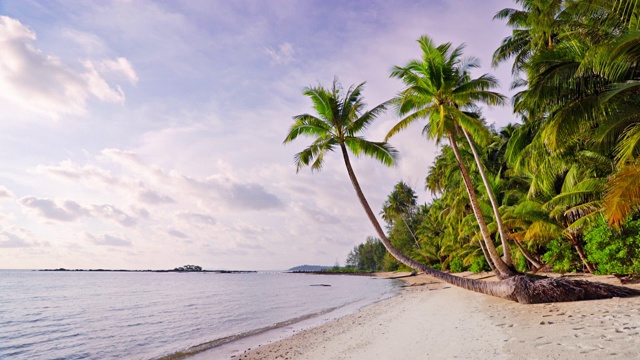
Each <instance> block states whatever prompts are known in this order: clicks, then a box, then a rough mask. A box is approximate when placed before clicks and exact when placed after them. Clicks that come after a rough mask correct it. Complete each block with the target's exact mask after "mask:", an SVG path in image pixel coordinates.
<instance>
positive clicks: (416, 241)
mask: <svg viewBox="0 0 640 360" xmlns="http://www.w3.org/2000/svg"><path fill="white" fill-rule="evenodd" d="M400 219H402V222H403V223H404V226H405V227H406V228H407V230H409V234H411V237H413V241H414V242H415V243H416V247H417V248H418V249H421V248H420V244H419V243H418V239H416V236H415V235H414V234H413V231H411V228H410V227H409V224H407V222H406V221H405V220H404V217H402V215H400Z"/></svg>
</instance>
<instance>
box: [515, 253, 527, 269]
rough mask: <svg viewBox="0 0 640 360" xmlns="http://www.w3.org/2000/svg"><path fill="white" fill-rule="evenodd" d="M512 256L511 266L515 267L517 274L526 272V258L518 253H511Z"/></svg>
mask: <svg viewBox="0 0 640 360" xmlns="http://www.w3.org/2000/svg"><path fill="white" fill-rule="evenodd" d="M513 254H514V263H513V264H514V265H515V267H516V270H518V271H519V272H526V271H527V270H529V264H527V258H525V257H524V255H522V253H521V252H520V251H517V252H513Z"/></svg>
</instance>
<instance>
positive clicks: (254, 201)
mask: <svg viewBox="0 0 640 360" xmlns="http://www.w3.org/2000/svg"><path fill="white" fill-rule="evenodd" d="M222 195H223V197H224V199H225V200H226V202H227V204H228V205H229V206H232V207H235V208H238V209H251V210H266V209H275V208H280V207H282V201H280V199H278V197H277V196H275V195H274V194H271V193H269V192H267V191H266V190H265V189H264V187H262V186H261V185H258V184H232V185H231V187H230V189H229V191H224V192H222Z"/></svg>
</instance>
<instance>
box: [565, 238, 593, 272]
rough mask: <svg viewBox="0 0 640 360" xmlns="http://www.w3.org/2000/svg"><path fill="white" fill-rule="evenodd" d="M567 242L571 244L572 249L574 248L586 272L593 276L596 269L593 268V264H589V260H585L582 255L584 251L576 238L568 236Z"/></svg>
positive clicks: (584, 256)
mask: <svg viewBox="0 0 640 360" xmlns="http://www.w3.org/2000/svg"><path fill="white" fill-rule="evenodd" d="M569 241H570V242H571V244H572V245H573V247H574V248H576V252H577V253H578V256H579V257H580V260H582V263H583V264H584V266H585V267H586V268H587V271H588V272H590V273H591V274H593V273H594V272H595V271H596V269H595V267H594V266H593V264H591V263H590V262H589V260H587V256H586V255H585V254H584V249H583V248H582V245H581V244H580V240H578V239H576V237H575V236H573V235H569Z"/></svg>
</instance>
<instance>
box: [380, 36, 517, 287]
mask: <svg viewBox="0 0 640 360" xmlns="http://www.w3.org/2000/svg"><path fill="white" fill-rule="evenodd" d="M418 43H419V44H420V47H421V49H422V52H423V57H422V59H420V60H412V61H410V62H409V63H408V64H407V65H406V66H404V67H399V66H395V67H394V68H393V70H392V73H391V76H392V77H396V78H399V79H401V80H402V81H403V82H404V83H405V85H407V88H406V89H405V90H403V91H402V92H401V93H400V95H399V96H398V97H397V98H396V99H395V102H396V105H397V109H398V112H399V113H400V115H402V116H405V117H404V118H403V119H402V120H400V122H398V123H397V124H396V125H395V126H394V127H393V128H392V129H391V130H390V131H389V133H388V135H387V139H389V138H390V137H391V136H393V135H395V134H397V133H398V132H399V131H401V130H403V129H404V128H406V127H407V126H408V125H409V124H411V123H412V122H414V121H416V120H418V119H421V118H427V119H428V122H427V125H426V126H425V128H424V130H423V133H425V134H427V136H428V137H429V138H431V139H435V140H436V142H438V143H439V142H440V140H441V139H442V138H443V137H446V138H448V140H449V144H450V146H451V149H452V150H453V152H454V154H455V155H456V159H457V161H458V165H459V167H460V171H461V173H462V178H463V181H464V184H465V187H466V190H467V192H468V195H469V199H470V201H471V206H472V209H473V212H474V214H475V217H476V220H477V222H478V225H479V226H480V232H481V234H482V237H483V240H484V243H485V246H486V248H487V250H488V253H489V254H490V259H488V260H489V261H491V262H493V264H494V265H495V266H496V268H497V269H498V275H499V276H501V277H508V276H512V275H514V271H513V270H512V269H510V268H509V266H510V265H511V256H510V253H509V247H508V245H507V238H506V236H504V232H502V234H501V235H503V236H502V239H501V240H502V244H503V249H504V255H505V257H504V261H503V260H502V259H500V256H499V255H498V253H497V250H496V248H495V246H494V244H493V242H492V240H491V236H490V234H489V230H488V229H487V226H486V223H485V220H484V218H483V216H482V212H481V211H480V206H479V205H478V199H477V196H476V194H475V190H474V189H473V185H472V183H471V179H470V177H469V174H468V171H467V168H466V166H465V165H464V162H463V161H462V156H461V154H460V149H459V147H458V143H457V138H458V137H459V136H461V135H464V136H465V137H467V139H468V141H469V145H470V146H471V148H473V142H472V140H471V139H472V138H476V139H481V140H484V139H488V138H489V137H490V134H489V132H488V130H487V129H486V127H485V126H484V125H483V124H482V121H481V120H480V119H479V118H478V117H477V116H473V115H472V113H470V112H469V111H468V110H474V106H475V105H476V103H484V104H487V105H499V104H502V103H503V102H504V96H503V95H500V94H498V93H496V92H493V91H491V89H493V88H495V87H497V80H496V79H495V78H493V77H492V76H490V75H487V74H485V75H482V76H480V77H479V78H476V79H471V78H470V76H469V70H470V69H472V68H476V67H478V66H479V64H478V60H477V59H475V58H466V59H462V58H461V56H462V50H463V49H464V45H462V46H459V47H457V48H455V49H451V43H445V44H442V45H439V46H435V45H434V43H433V41H432V40H431V39H430V38H428V37H427V36H423V37H421V38H420V39H419V40H418ZM474 157H475V158H476V161H477V164H478V165H479V166H478V171H479V172H480V173H481V174H482V177H483V181H484V183H485V186H486V187H487V189H489V185H488V183H487V181H486V177H485V176H484V174H483V168H482V165H481V162H480V160H479V158H478V157H477V153H474ZM494 200H495V199H494ZM492 205H493V210H494V215H495V216H496V218H498V217H499V216H500V214H499V212H498V209H497V204H495V202H494V203H493V204H492Z"/></svg>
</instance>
